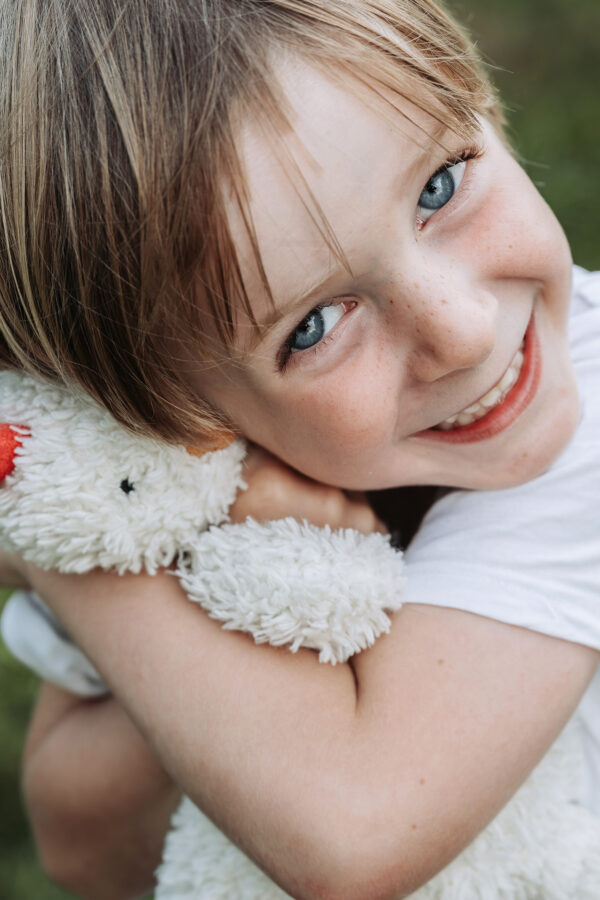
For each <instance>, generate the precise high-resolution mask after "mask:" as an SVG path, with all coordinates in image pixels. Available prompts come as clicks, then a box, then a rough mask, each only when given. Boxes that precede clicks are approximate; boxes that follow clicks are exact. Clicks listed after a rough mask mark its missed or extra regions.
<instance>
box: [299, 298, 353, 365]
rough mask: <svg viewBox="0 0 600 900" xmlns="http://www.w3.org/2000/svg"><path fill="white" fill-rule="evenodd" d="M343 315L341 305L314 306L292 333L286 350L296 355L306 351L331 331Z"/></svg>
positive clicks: (342, 305) (342, 306)
mask: <svg viewBox="0 0 600 900" xmlns="http://www.w3.org/2000/svg"><path fill="white" fill-rule="evenodd" d="M343 315H344V304H343V303H335V304H332V305H331V306H316V307H315V308H314V309H312V310H311V311H310V312H309V314H308V315H307V316H306V317H305V318H304V319H302V321H301V322H300V324H299V325H298V327H297V328H295V329H294V330H293V331H292V333H291V335H290V337H289V339H288V341H287V349H288V350H289V352H290V353H297V352H298V351H299V350H308V349H309V348H310V347H314V346H315V345H316V344H318V343H319V341H321V340H322V339H323V338H324V337H325V335H326V334H328V333H329V332H330V331H331V329H332V328H333V327H334V326H335V325H336V324H337V323H338V322H339V320H340V319H341V318H342V316H343Z"/></svg>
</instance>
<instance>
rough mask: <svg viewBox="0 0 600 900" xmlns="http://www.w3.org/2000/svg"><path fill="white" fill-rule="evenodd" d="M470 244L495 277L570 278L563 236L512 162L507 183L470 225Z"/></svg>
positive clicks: (547, 207) (540, 198)
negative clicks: (471, 243)
mask: <svg viewBox="0 0 600 900" xmlns="http://www.w3.org/2000/svg"><path fill="white" fill-rule="evenodd" d="M471 240H472V242H473V245H474V247H476V248H477V250H478V253H479V254H480V258H485V259H487V260H488V265H489V266H490V267H491V268H492V269H493V271H492V272H491V274H493V275H494V276H496V277H509V278H527V279H538V280H540V281H542V282H547V281H549V280H551V279H552V280H554V279H556V278H560V279H561V280H562V279H563V278H564V276H565V273H566V275H567V277H570V274H569V273H570V264H571V257H570V251H569V246H568V243H567V240H566V237H565V234H564V232H563V230H562V228H561V226H560V224H559V222H558V220H557V219H556V217H555V215H554V213H553V212H552V210H551V209H550V207H549V206H548V205H547V204H546V202H545V201H544V199H543V198H542V197H541V196H540V194H539V193H538V191H537V190H536V188H535V187H534V186H533V184H532V183H531V181H530V180H529V178H528V177H527V175H526V174H525V172H524V171H523V170H522V169H521V168H520V167H519V166H518V165H517V164H516V163H514V162H511V164H510V167H509V170H508V173H507V174H506V176H505V178H504V183H503V184H502V186H501V187H498V188H496V189H494V190H492V191H490V192H489V194H488V202H486V204H485V205H484V206H482V208H481V209H480V210H479V212H478V215H477V216H476V217H475V218H474V220H473V222H472V223H471Z"/></svg>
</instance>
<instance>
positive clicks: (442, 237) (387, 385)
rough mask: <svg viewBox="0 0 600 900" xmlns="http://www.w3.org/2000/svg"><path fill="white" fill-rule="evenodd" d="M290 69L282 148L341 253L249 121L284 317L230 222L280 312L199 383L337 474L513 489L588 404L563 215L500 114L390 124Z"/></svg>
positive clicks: (307, 464)
mask: <svg viewBox="0 0 600 900" xmlns="http://www.w3.org/2000/svg"><path fill="white" fill-rule="evenodd" d="M281 83H282V86H283V88H284V90H285V91H286V94H287V96H288V98H289V101H290V104H291V110H292V116H291V124H292V126H293V132H292V133H290V134H289V135H287V137H286V143H287V149H288V152H289V153H290V154H291V156H292V157H293V160H294V164H295V165H296V166H297V168H298V171H299V172H300V173H301V176H302V179H303V180H304V182H305V184H306V185H307V186H308V188H309V190H310V192H311V196H312V197H314V198H315V200H316V201H317V203H318V205H319V208H320V210H321V211H322V212H323V214H324V216H325V218H326V221H327V223H328V224H329V225H330V227H331V229H332V232H333V234H334V235H335V239H336V241H337V242H338V243H339V247H340V250H341V253H336V254H334V253H333V252H332V250H331V249H330V246H328V243H327V242H326V241H325V240H324V239H323V236H322V233H321V231H320V229H319V227H318V225H317V224H316V221H315V216H314V214H313V212H312V210H311V201H310V199H309V200H307V199H306V197H305V196H304V195H303V189H302V186H301V185H300V187H299V186H298V181H297V180H296V184H294V179H293V177H291V176H290V170H289V164H288V165H286V164H285V163H282V161H281V158H280V154H277V153H276V152H275V151H274V150H273V149H272V146H271V145H270V144H269V141H268V140H267V138H266V137H265V135H264V133H263V132H261V130H260V128H259V127H258V126H256V125H254V126H248V127H246V129H245V130H244V131H243V134H242V135H241V138H240V142H241V143H240V146H241V156H242V159H243V161H244V165H245V169H246V173H247V189H248V196H249V204H250V211H251V215H252V221H253V224H254V228H255V233H256V238H257V242H258V246H259V248H260V253H261V258H262V262H263V264H264V269H265V273H266V276H267V279H268V283H269V285H270V287H271V291H272V295H273V298H274V300H275V315H274V314H273V309H272V306H271V304H270V301H269V298H268V297H267V295H266V292H265V290H264V287H263V285H262V283H261V278H260V277H259V273H258V271H257V267H256V264H255V261H254V256H253V254H252V251H251V248H250V246H249V241H248V238H247V235H246V232H245V229H244V228H242V227H241V225H240V223H239V222H236V221H235V220H234V221H233V231H234V236H235V238H236V241H237V245H238V249H239V257H240V261H241V266H242V271H243V274H244V279H245V282H246V285H247V289H248V294H249V296H250V297H251V298H252V305H253V309H254V311H255V313H256V316H257V319H258V320H259V322H263V323H266V324H267V325H268V327H267V328H265V329H264V330H263V332H262V336H261V337H260V340H258V341H257V336H256V333H255V332H254V330H253V327H252V325H251V324H250V323H249V322H247V321H245V320H244V319H243V318H240V321H239V323H238V349H239V358H237V359H236V360H235V362H233V361H232V362H231V363H230V364H225V365H224V366H223V367H222V368H221V369H220V370H218V371H215V372H214V373H212V374H211V376H210V378H207V376H206V374H203V375H202V379H201V384H200V380H199V382H198V383H199V389H200V390H201V391H202V393H203V394H204V395H205V396H206V397H207V399H208V400H209V401H211V402H212V403H213V404H214V405H215V406H217V407H218V408H220V409H221V410H223V411H224V412H225V413H226V414H227V415H228V416H229V418H230V419H231V420H232V421H233V422H234V423H235V424H236V425H237V426H238V427H239V428H240V430H241V432H242V433H243V434H244V435H246V436H247V437H248V438H249V439H251V440H253V441H255V442H256V443H258V444H260V445H262V446H263V447H265V448H267V449H268V450H270V451H271V452H273V453H274V454H275V455H276V456H278V457H280V458H281V459H283V460H284V461H286V462H287V463H289V464H290V465H291V466H293V467H295V468H297V469H298V470H300V471H301V472H304V473H305V474H307V475H309V476H310V477H313V478H315V479H317V480H319V481H323V482H327V483H330V484H334V485H337V486H340V487H345V488H353V489H377V488H383V487H391V486H399V485H408V484H441V485H449V486H456V487H467V488H499V487H505V486H508V485H512V484H517V483H521V482H523V481H526V480H528V479H530V478H532V477H535V476H536V475H538V474H540V473H541V472H542V471H544V470H545V469H546V468H547V467H548V465H549V464H550V463H551V462H552V461H553V460H554V459H555V458H556V456H557V455H558V453H559V452H560V451H561V450H562V448H563V447H564V445H565V444H566V442H567V441H568V439H569V437H570V436H571V434H572V432H573V429H574V427H575V424H576V421H577V416H578V404H577V394H576V387H575V382H574V377H573V373H572V369H571V364H570V360H569V352H568V343H567V337H566V317H567V307H568V301H569V294H570V278H571V271H570V262H571V261H570V254H569V250H568V246H567V244H566V240H565V237H564V235H563V232H562V230H561V228H560V226H559V225H558V223H557V221H556V219H555V218H554V216H553V214H552V213H551V211H550V210H549V208H548V207H547V206H546V204H545V202H544V201H543V200H542V199H541V197H540V196H539V194H538V193H537V191H536V190H535V188H534V187H533V185H532V184H531V182H530V181H529V179H528V178H527V176H526V175H525V173H524V172H523V170H522V169H521V168H520V167H519V165H518V164H517V163H516V162H515V160H514V159H513V157H512V156H511V154H510V152H509V151H508V149H507V148H506V146H505V145H504V143H503V141H502V139H501V138H500V137H499V136H498V134H497V133H496V132H495V131H494V129H493V128H492V127H491V126H490V125H488V124H484V125H483V126H482V131H481V134H478V135H476V136H475V138H474V140H473V141H472V143H470V144H465V143H464V142H461V140H460V139H459V138H457V136H456V135H453V134H452V133H451V132H449V131H447V132H445V133H443V134H439V133H436V130H437V132H439V125H438V123H437V122H436V121H435V120H434V118H433V117H430V116H429V115H427V114H425V113H423V112H422V111H421V110H419V109H418V108H417V107H413V106H412V105H410V104H408V103H404V105H403V107H401V109H402V111H404V112H405V113H407V115H408V118H405V117H404V116H400V115H398V117H397V121H394V117H392V116H390V115H384V114H383V112H382V109H381V107H379V106H376V105H375V104H369V103H368V101H367V100H366V99H365V97H364V96H359V95H358V94H356V93H354V92H353V91H352V90H350V89H344V88H343V87H342V86H340V85H339V84H336V83H334V82H333V81H332V80H330V79H329V78H328V77H327V76H326V75H324V74H321V73H320V72H318V71H317V70H315V69H312V68H309V67H305V66H304V65H302V64H300V63H294V65H293V66H292V65H289V64H288V65H287V66H285V67H282V68H281ZM394 102H395V103H397V101H394ZM424 134H425V135H429V137H428V138H427V137H425V136H424ZM436 138H437V139H436ZM441 145H443V146H444V147H445V148H446V149H443V148H442V146H441ZM448 150H450V156H448ZM317 222H318V217H317ZM330 244H331V242H330ZM198 379H200V376H198ZM465 410H468V412H465ZM457 415H458V416H459V417H458V418H456V417H457Z"/></svg>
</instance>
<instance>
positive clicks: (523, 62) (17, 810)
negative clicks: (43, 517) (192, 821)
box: [0, 0, 600, 900]
mask: <svg viewBox="0 0 600 900" xmlns="http://www.w3.org/2000/svg"><path fill="white" fill-rule="evenodd" d="M450 6H451V7H452V8H453V9H455V10H456V12H457V14H458V16H459V18H460V19H461V20H462V21H464V22H465V23H467V24H468V26H469V27H470V28H471V30H472V32H473V33H474V35H475V37H476V38H477V41H478V43H479V47H480V49H481V51H482V53H483V55H484V57H485V59H486V61H487V62H488V63H490V64H491V65H493V67H494V70H493V71H494V79H495V81H496V83H497V84H498V86H499V87H500V89H501V91H502V94H503V97H504V100H505V103H506V107H507V112H508V118H509V123H510V133H511V135H512V137H513V139H514V142H515V145H516V147H517V150H518V152H519V154H520V157H521V159H522V160H523V162H524V164H525V165H526V168H527V170H528V172H529V174H530V175H531V177H532V178H533V180H534V181H535V183H536V184H537V185H538V187H539V189H540V190H541V192H542V193H543V195H544V196H545V197H546V199H547V200H548V202H549V203H550V205H551V206H552V208H553V209H554V210H555V212H556V213H557V215H558V217H559V219H560V221H561V222H562V224H563V226H564V228H565V230H566V232H567V235H568V237H569V239H570V241H571V246H572V248H573V253H574V257H575V260H576V261H577V262H578V263H580V264H581V265H583V266H586V267H587V268H590V269H600V240H599V235H598V231H599V229H598V219H599V215H598V208H597V205H598V202H599V197H600V164H599V158H598V157H599V150H598V148H599V147H600V115H599V112H600V110H599V85H600V79H599V76H598V49H599V43H598V36H599V35H600V3H598V0H453V2H452V3H450ZM5 597H6V592H4V594H3V593H2V592H0V604H1V603H2V602H3V601H4V599H5ZM35 689H36V682H35V678H34V677H33V676H31V675H29V674H28V673H26V672H25V671H24V670H23V669H22V667H21V666H20V665H19V664H18V663H16V662H15V661H14V660H12V659H11V658H10V656H9V654H8V653H7V652H6V650H5V649H4V647H1V646H0V810H1V813H2V814H1V816H0V900H61V898H62V900H64V898H66V897H68V896H70V895H68V894H66V893H65V892H64V891H61V890H60V889H58V888H56V887H54V886H53V885H51V884H50V883H49V882H48V880H47V879H46V878H45V877H44V875H43V874H42V873H41V871H40V869H39V867H38V866H37V864H36V862H35V859H34V855H33V851H32V847H31V842H30V839H29V836H28V831H27V825H26V823H25V819H24V817H23V813H22V809H21V803H20V797H19V787H18V759H19V752H20V748H21V744H22V740H23V734H24V729H25V725H26V722H27V715H28V709H29V706H30V704H31V701H32V698H33V697H34V695H35Z"/></svg>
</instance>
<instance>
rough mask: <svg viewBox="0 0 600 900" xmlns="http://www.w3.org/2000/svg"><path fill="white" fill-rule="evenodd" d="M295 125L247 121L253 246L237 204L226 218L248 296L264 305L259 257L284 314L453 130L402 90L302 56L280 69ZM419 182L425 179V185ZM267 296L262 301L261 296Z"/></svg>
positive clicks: (242, 150) (243, 146) (244, 148)
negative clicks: (373, 85)
mask: <svg viewBox="0 0 600 900" xmlns="http://www.w3.org/2000/svg"><path fill="white" fill-rule="evenodd" d="M278 75H279V79H280V84H281V87H282V89H283V92H284V95H285V98H286V101H287V104H286V109H285V113H286V120H287V125H288V127H287V128H285V129H284V130H283V131H282V130H279V131H277V132H275V131H274V130H271V129H268V128H266V127H265V125H264V123H263V122H262V121H260V120H249V119H247V120H246V121H245V122H244V123H243V126H242V128H241V131H240V139H239V146H238V152H239V155H240V159H241V163H242V171H243V176H244V187H245V194H246V196H245V201H246V210H247V213H248V218H249V221H250V223H251V229H252V231H253V232H254V237H255V246H254V247H253V245H252V240H251V238H250V234H249V229H248V227H247V223H246V222H245V221H244V218H243V216H242V215H241V214H240V211H239V209H238V208H237V207H236V206H235V205H234V204H233V203H232V204H231V205H230V209H229V220H230V226H231V233H232V237H233V241H234V244H235V247H236V250H237V254H238V259H239V261H240V266H241V269H242V273H243V277H244V282H245V286H246V290H247V292H248V295H249V296H250V297H251V298H252V301H253V306H254V305H255V303H256V302H257V301H258V305H259V306H261V305H262V306H264V305H265V303H266V301H267V298H266V296H264V295H265V290H264V285H263V279H262V277H261V273H260V271H259V266H258V265H257V260H256V252H255V250H256V248H258V251H259V256H260V261H261V263H262V265H263V266H264V274H265V275H266V279H267V281H268V285H269V287H270V290H271V293H272V297H273V300H274V302H275V306H276V310H277V314H279V313H281V311H282V308H283V307H284V306H285V305H290V304H293V303H294V302H295V301H296V300H297V299H298V298H299V297H302V296H305V295H306V294H307V293H309V292H311V291H312V290H313V289H314V288H315V287H316V286H318V285H321V283H322V282H323V281H324V280H326V279H327V277H328V275H331V276H332V277H335V276H336V273H339V271H340V269H344V268H345V269H346V270H348V269H349V263H348V259H350V257H351V256H355V255H356V254H353V253H352V252H351V251H352V249H353V248H354V246H355V244H356V243H357V242H360V240H361V234H362V233H364V232H365V231H368V230H369V229H371V228H373V227H377V221H378V220H379V219H381V217H382V214H384V213H385V212H386V208H387V206H388V205H392V204H396V205H397V204H398V203H399V202H402V199H403V198H404V197H405V196H407V195H408V194H409V192H408V190H407V188H408V186H409V185H410V184H411V181H412V180H413V179H414V178H415V177H417V176H419V177H422V175H420V170H421V169H422V167H423V160H424V157H425V158H426V157H428V156H430V155H431V153H432V151H433V152H435V151H437V152H440V142H441V141H442V140H443V136H444V134H445V132H446V130H447V129H446V127H445V125H443V124H440V118H441V116H440V114H439V107H438V115H436V114H435V111H434V110H435V108H434V107H433V104H430V107H431V109H432V111H431V112H428V111H426V106H425V103H423V107H425V108H422V107H421V106H420V105H417V104H416V103H412V102H409V101H407V100H405V99H402V98H399V97H398V96H397V95H392V93H391V92H388V93H387V94H384V93H383V92H381V93H376V92H375V91H374V90H373V89H369V88H367V87H364V86H361V85H359V83H358V82H356V83H352V84H350V83H348V82H346V83H344V82H342V81H334V80H333V79H332V77H331V76H329V75H328V74H326V73H325V72H323V71H320V70H318V69H317V68H314V67H311V66H309V65H307V64H304V63H302V62H300V61H298V60H294V61H293V62H286V63H285V64H282V65H281V66H280V68H279V72H278ZM421 187H422V185H421ZM261 297H262V302H261Z"/></svg>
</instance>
